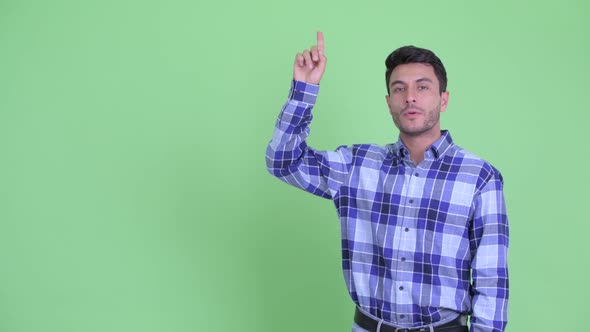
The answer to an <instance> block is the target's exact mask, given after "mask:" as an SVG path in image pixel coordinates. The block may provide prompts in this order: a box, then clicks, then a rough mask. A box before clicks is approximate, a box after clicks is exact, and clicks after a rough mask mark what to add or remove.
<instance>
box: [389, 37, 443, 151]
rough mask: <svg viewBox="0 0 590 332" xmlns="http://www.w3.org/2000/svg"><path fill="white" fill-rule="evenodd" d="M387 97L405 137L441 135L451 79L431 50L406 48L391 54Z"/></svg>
mask: <svg viewBox="0 0 590 332" xmlns="http://www.w3.org/2000/svg"><path fill="white" fill-rule="evenodd" d="M385 64H386V66H387V71H386V82H387V92H388V94H387V95H386V96H385V99H386V101H387V106H388V107H389V113H390V114H391V117H392V119H393V122H394V123H395V125H396V126H397V127H398V129H399V130H400V134H401V136H402V138H409V137H429V138H430V139H436V138H437V137H439V136H440V113H441V112H444V111H445V110H446V109H447V103H448V98H449V92H448V91H446V85H447V76H446V72H445V68H444V67H443V64H442V62H441V61H440V59H439V58H438V57H437V56H436V55H434V53H432V52H431V51H429V50H425V49H421V48H417V47H414V46H405V47H402V48H399V49H397V50H395V51H394V52H393V53H391V54H390V55H389V56H388V57H387V59H386V61H385Z"/></svg>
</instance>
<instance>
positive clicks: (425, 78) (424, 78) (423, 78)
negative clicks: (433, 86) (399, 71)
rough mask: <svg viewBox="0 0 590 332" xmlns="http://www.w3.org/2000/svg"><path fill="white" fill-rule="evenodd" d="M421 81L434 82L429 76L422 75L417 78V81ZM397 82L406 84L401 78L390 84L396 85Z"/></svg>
mask: <svg viewBox="0 0 590 332" xmlns="http://www.w3.org/2000/svg"><path fill="white" fill-rule="evenodd" d="M420 82H430V83H433V82H432V80H431V79H430V78H427V77H422V78H419V79H417V80H416V83H420ZM396 84H405V82H404V81H400V80H395V81H393V82H391V84H389V86H394V85H396Z"/></svg>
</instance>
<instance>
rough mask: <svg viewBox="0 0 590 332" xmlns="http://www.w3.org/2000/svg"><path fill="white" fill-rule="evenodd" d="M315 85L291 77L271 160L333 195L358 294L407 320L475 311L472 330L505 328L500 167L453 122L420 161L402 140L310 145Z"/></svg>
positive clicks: (347, 267) (351, 287) (398, 320)
mask: <svg viewBox="0 0 590 332" xmlns="http://www.w3.org/2000/svg"><path fill="white" fill-rule="evenodd" d="M318 90H319V86H317V85H313V84H306V83H304V82H299V81H293V84H292V87H291V92H290V95H289V100H288V101H287V103H286V104H285V106H284V108H283V110H282V112H281V114H280V116H279V119H278V121H277V123H276V127H275V131H274V134H273V138H272V141H271V142H270V143H269V145H268V148H267V152H266V162H267V167H268V170H269V172H270V173H271V174H273V175H274V176H276V177H278V178H279V179H281V180H283V181H285V182H287V183H289V184H291V185H293V186H295V187H298V188H301V189H303V190H305V191H308V192H310V193H313V194H315V195H318V196H321V197H324V198H327V199H331V200H332V201H333V202H334V204H335V205H336V209H337V211H338V215H339V217H340V221H341V233H342V267H343V272H344V278H345V281H346V285H347V287H348V291H349V293H350V296H351V297H352V300H353V301H354V302H355V303H356V304H357V305H358V306H359V307H360V308H361V309H363V310H364V311H366V312H368V313H370V314H372V315H374V316H377V317H380V318H382V319H383V320H385V321H388V322H390V323H392V324H394V325H397V326H401V327H419V326H423V325H427V324H432V323H443V322H446V321H450V320H452V319H453V318H455V317H457V315H458V314H464V315H466V314H470V315H471V331H472V332H476V331H477V332H483V331H486V332H491V331H504V328H505V326H506V321H507V304H508V268H507V261H506V256H507V250H508V220H507V217H506V210H505V205H504V196H503V192H502V186H503V182H502V176H501V174H500V172H498V170H496V169H495V168H494V167H493V166H492V165H490V164H489V163H487V162H485V161H483V160H482V159H480V158H478V157H476V156H474V155H472V154H470V153H469V152H467V151H465V150H463V149H461V148H460V147H458V146H457V145H455V144H454V143H453V140H452V139H451V135H450V133H449V132H447V131H443V132H442V137H440V138H439V139H438V140H437V141H436V142H435V143H434V144H433V145H432V146H431V147H430V148H429V149H428V150H426V152H425V154H424V157H425V159H424V161H422V162H421V163H420V164H419V165H417V166H416V165H415V164H414V163H413V162H412V161H411V159H410V155H409V152H408V150H407V149H406V147H405V146H404V145H403V143H402V142H401V140H398V142H397V143H395V144H389V145H386V146H384V147H383V146H377V145H372V144H362V145H353V146H351V147H345V146H341V147H339V148H338V149H337V150H336V151H317V150H314V149H312V148H310V147H309V146H308V145H307V144H306V141H305V139H306V137H307V136H308V134H309V127H308V126H309V124H310V122H311V119H312V114H311V110H312V108H313V106H314V104H315V100H316V97H317V93H318ZM471 278H472V281H471ZM437 325H438V324H437Z"/></svg>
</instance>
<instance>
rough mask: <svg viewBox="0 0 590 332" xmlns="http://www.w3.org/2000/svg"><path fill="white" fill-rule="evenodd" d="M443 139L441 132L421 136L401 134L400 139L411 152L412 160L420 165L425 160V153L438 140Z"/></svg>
mask: <svg viewBox="0 0 590 332" xmlns="http://www.w3.org/2000/svg"><path fill="white" fill-rule="evenodd" d="M440 137H441V133H440V130H436V131H432V132H430V133H422V134H420V135H416V136H413V135H408V134H404V133H400V138H401V140H402V142H404V145H405V146H406V148H407V149H408V151H410V159H412V161H413V162H414V164H416V165H418V164H420V163H421V162H422V161H423V160H424V151H426V149H428V148H429V147H430V146H431V145H432V144H433V143H434V142H436V140H437V139H439V138H440Z"/></svg>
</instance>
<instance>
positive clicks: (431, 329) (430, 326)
mask: <svg viewBox="0 0 590 332" xmlns="http://www.w3.org/2000/svg"><path fill="white" fill-rule="evenodd" d="M428 328H429V329H430V332H434V327H432V324H430V325H428Z"/></svg>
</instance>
